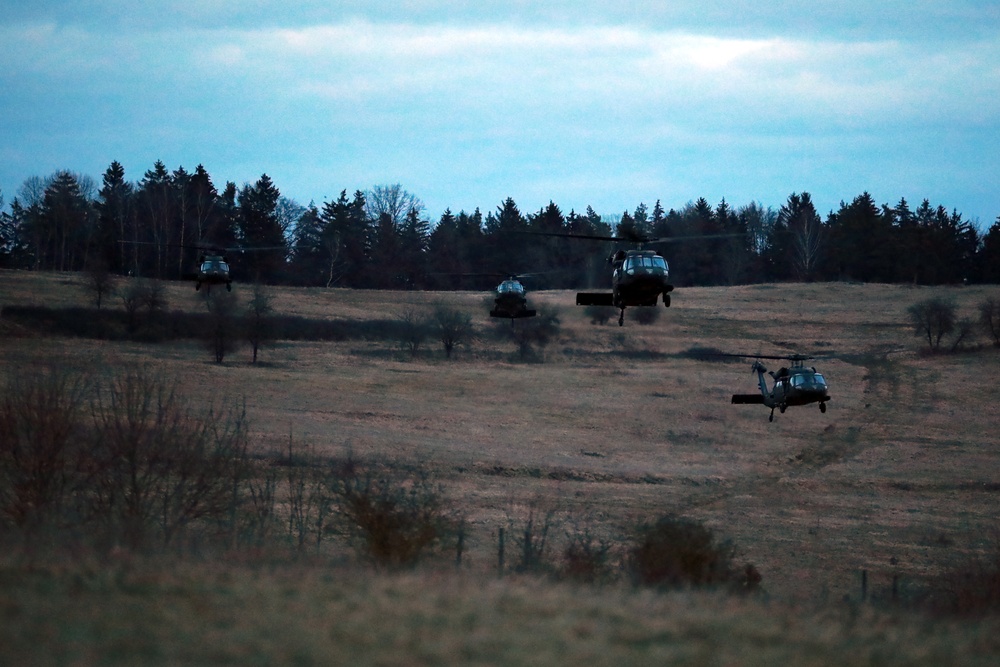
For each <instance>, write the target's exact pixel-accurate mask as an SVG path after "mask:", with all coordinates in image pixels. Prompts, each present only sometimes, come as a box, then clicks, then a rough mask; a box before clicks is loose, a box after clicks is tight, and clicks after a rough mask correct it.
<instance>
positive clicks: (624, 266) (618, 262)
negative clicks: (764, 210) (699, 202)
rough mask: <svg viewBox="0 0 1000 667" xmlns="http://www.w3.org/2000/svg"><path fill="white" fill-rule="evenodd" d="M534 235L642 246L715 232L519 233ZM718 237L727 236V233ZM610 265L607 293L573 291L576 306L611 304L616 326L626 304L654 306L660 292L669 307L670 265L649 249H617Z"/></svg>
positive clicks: (610, 258) (623, 315) (621, 323)
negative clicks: (661, 235) (624, 234)
mask: <svg viewBox="0 0 1000 667" xmlns="http://www.w3.org/2000/svg"><path fill="white" fill-rule="evenodd" d="M523 233H525V234H534V235H538V236H559V237H563V238H571V239H589V240H592V241H617V242H625V243H634V244H638V245H639V246H642V245H644V244H650V243H673V242H677V241H689V240H700V239H709V238H716V235H705V236H690V237H671V238H662V239H649V238H645V237H642V236H633V237H619V236H598V235H593V234H568V233H560V232H523ZM721 236H729V235H728V234H725V235H721ZM608 264H610V265H611V267H612V270H611V293H610V294H608V293H607V292H577V295H576V305H578V306H614V307H615V308H618V309H619V310H620V311H621V312H620V314H619V316H618V326H624V325H625V309H626V308H627V307H629V306H641V307H653V306H656V304H657V301H658V300H659V298H660V295H661V294H662V295H663V305H664V306H665V307H667V308H669V307H670V292H672V291H673V290H674V286H673V285H672V284H671V283H670V268H669V267H668V266H667V260H665V259H663V257H662V256H661V255H660V254H659V253H657V252H654V251H652V250H643V249H641V247H640V248H639V249H630V250H617V251H615V252H613V253H611V254H610V255H609V256H608Z"/></svg>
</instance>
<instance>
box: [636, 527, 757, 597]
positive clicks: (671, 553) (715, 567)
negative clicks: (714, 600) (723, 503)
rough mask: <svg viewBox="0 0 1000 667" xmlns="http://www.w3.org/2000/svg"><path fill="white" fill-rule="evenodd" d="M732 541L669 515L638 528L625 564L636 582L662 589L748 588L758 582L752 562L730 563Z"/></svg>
mask: <svg viewBox="0 0 1000 667" xmlns="http://www.w3.org/2000/svg"><path fill="white" fill-rule="evenodd" d="M735 552H736V549H735V547H734V546H733V544H732V543H731V542H729V541H728V540H724V541H722V542H716V540H715V536H714V535H713V534H712V531H711V530H709V529H708V528H706V527H705V526H704V525H702V524H701V523H699V522H697V521H693V520H691V519H684V518H680V517H675V516H672V515H668V516H664V517H661V518H659V519H657V520H656V521H655V522H653V523H647V524H644V525H642V526H640V527H639V530H638V533H637V535H636V542H635V544H634V546H632V547H631V549H630V551H629V554H628V562H627V567H628V570H629V572H630V574H631V576H632V579H633V581H634V582H635V583H637V584H641V585H644V586H658V587H663V588H683V587H718V586H722V587H727V588H730V589H732V590H735V591H750V590H754V589H756V588H757V586H758V585H759V584H760V574H759V573H758V572H757V570H756V568H754V566H753V565H751V564H747V565H745V566H744V567H743V568H737V567H735V566H734V565H733V556H734V555H735Z"/></svg>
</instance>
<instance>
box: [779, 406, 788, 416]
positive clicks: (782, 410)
mask: <svg viewBox="0 0 1000 667" xmlns="http://www.w3.org/2000/svg"><path fill="white" fill-rule="evenodd" d="M787 407H788V406H787V405H785V404H781V405H779V406H778V409H779V410H781V414H785V408H787Z"/></svg>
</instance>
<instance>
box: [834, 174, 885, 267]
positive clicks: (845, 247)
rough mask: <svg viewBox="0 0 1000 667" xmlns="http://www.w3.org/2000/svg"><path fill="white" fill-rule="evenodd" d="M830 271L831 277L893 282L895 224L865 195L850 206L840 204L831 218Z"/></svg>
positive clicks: (858, 197)
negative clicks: (893, 235) (893, 230)
mask: <svg viewBox="0 0 1000 667" xmlns="http://www.w3.org/2000/svg"><path fill="white" fill-rule="evenodd" d="M828 227H829V248H830V251H829V253H827V255H826V257H827V260H828V261H827V271H826V275H827V277H829V278H834V279H839V280H861V281H867V282H876V281H878V282H889V281H891V280H892V275H893V270H892V268H891V266H892V261H891V258H892V254H893V252H894V250H893V249H892V241H891V239H892V221H891V220H887V219H886V218H885V217H884V216H883V215H882V211H881V210H880V209H879V207H878V206H876V205H875V202H874V200H873V199H872V197H871V195H870V194H868V193H867V192H864V193H862V194H860V195H858V196H857V197H855V198H854V200H853V201H852V202H851V203H850V204H845V203H843V202H841V205H840V209H839V210H838V211H837V212H836V213H833V214H831V215H830V217H829V221H828Z"/></svg>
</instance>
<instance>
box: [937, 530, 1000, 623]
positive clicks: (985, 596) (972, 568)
mask: <svg viewBox="0 0 1000 667" xmlns="http://www.w3.org/2000/svg"><path fill="white" fill-rule="evenodd" d="M928 602H929V606H930V608H931V610H932V611H935V612H937V613H944V614H954V615H958V616H981V615H985V614H993V613H996V612H998V611H1000V541H997V540H996V539H994V543H993V545H992V547H991V549H990V551H989V552H988V553H986V554H985V555H983V556H979V557H973V558H970V559H969V560H968V561H967V562H965V563H963V564H961V565H959V566H956V567H954V568H952V569H951V570H949V571H947V572H945V573H944V574H942V575H941V576H939V577H937V578H936V579H934V580H933V581H932V582H931V586H930V595H929V599H928Z"/></svg>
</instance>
